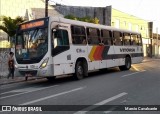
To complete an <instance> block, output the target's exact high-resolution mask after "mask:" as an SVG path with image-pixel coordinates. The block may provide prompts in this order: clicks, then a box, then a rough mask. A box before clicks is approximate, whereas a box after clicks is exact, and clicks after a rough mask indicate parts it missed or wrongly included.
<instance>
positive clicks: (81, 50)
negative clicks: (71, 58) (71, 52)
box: [76, 48, 85, 53]
mask: <svg viewBox="0 0 160 114" xmlns="http://www.w3.org/2000/svg"><path fill="white" fill-rule="evenodd" d="M76 52H77V53H85V50H83V49H80V48H78V49H76Z"/></svg>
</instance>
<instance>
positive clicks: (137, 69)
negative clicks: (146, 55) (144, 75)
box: [132, 66, 140, 71]
mask: <svg viewBox="0 0 160 114" xmlns="http://www.w3.org/2000/svg"><path fill="white" fill-rule="evenodd" d="M132 68H133V69H134V70H136V71H140V70H139V69H138V68H136V67H135V66H132Z"/></svg>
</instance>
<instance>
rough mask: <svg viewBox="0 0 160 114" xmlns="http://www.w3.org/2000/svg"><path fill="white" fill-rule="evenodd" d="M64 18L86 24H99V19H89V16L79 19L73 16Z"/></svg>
mask: <svg viewBox="0 0 160 114" xmlns="http://www.w3.org/2000/svg"><path fill="white" fill-rule="evenodd" d="M64 18H67V19H72V20H78V21H84V22H88V23H94V24H99V19H98V18H97V17H95V18H91V17H89V16H86V17H82V18H80V17H76V16H74V15H66V16H65V17H64Z"/></svg>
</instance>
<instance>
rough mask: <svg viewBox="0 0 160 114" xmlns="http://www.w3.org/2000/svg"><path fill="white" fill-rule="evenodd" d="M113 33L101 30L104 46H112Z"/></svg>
mask: <svg viewBox="0 0 160 114" xmlns="http://www.w3.org/2000/svg"><path fill="white" fill-rule="evenodd" d="M111 38H112V32H111V31H109V30H101V39H102V42H103V44H104V45H111V44H112V42H111Z"/></svg>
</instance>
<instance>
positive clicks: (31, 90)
mask: <svg viewBox="0 0 160 114" xmlns="http://www.w3.org/2000/svg"><path fill="white" fill-rule="evenodd" d="M56 86H59V85H53V86H49V87H43V88H38V89H34V90H33V89H30V91H26V92H22V93H18V94H14V95H9V96H5V97H0V99H5V98H9V97H14V96H17V95H22V94H26V93H31V92H35V91H39V90H43V89H47V88H51V87H56ZM26 89H27V88H26ZM20 90H21V89H20ZM28 90H29V89H28ZM13 91H16V90H13ZM13 91H12V92H13ZM17 91H18V90H17ZM10 92H11V91H9V92H4V94H6V93H10ZM2 94H3V93H2Z"/></svg>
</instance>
